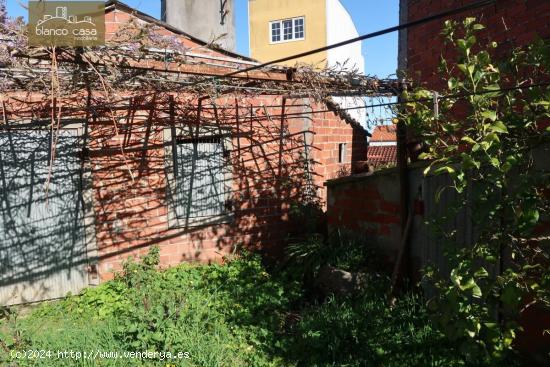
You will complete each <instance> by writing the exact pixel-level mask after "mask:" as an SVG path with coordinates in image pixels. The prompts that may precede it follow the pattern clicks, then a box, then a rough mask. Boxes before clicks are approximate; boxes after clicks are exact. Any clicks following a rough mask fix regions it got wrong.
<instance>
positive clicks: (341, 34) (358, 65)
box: [248, 0, 366, 123]
mask: <svg viewBox="0 0 550 367" xmlns="http://www.w3.org/2000/svg"><path fill="white" fill-rule="evenodd" d="M248 19H249V26H250V30H249V32H250V45H249V46H250V56H251V57H252V58H253V59H256V60H258V61H261V62H267V61H272V60H276V59H280V58H283V57H286V56H291V55H296V54H299V53H302V52H306V51H309V50H313V49H316V48H320V47H324V46H327V45H333V44H336V43H339V42H342V41H345V40H348V39H350V38H355V37H357V36H358V35H359V34H358V32H357V29H356V27H355V24H354V22H353V19H352V17H351V14H350V13H349V12H348V11H347V10H346V8H345V7H344V6H343V4H342V3H341V2H340V0H248ZM304 63H305V64H312V65H313V66H314V67H316V68H319V69H322V68H324V67H326V66H329V67H336V68H338V67H343V66H342V65H344V67H345V68H347V69H355V70H357V71H359V72H360V73H361V74H363V73H364V69H365V60H364V58H363V53H362V48H361V42H355V43H352V44H349V45H346V46H343V47H338V48H334V49H331V50H328V51H325V52H320V53H316V54H313V55H310V56H306V57H302V58H299V59H294V60H290V61H287V62H286V63H284V65H285V66H295V65H296V64H304ZM333 100H334V101H335V102H337V103H338V104H339V105H340V106H341V107H344V108H347V107H350V108H353V107H357V106H358V105H360V103H361V101H358V100H357V99H355V98H347V97H334V98H333ZM349 113H350V115H352V117H354V118H355V119H356V120H357V121H359V122H361V123H362V122H364V121H365V120H366V112H365V110H364V109H352V110H350V111H349Z"/></svg>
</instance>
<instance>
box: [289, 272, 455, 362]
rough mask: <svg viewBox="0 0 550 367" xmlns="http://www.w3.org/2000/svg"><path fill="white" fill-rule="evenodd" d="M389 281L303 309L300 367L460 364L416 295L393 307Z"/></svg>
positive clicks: (296, 352) (294, 348)
mask: <svg viewBox="0 0 550 367" xmlns="http://www.w3.org/2000/svg"><path fill="white" fill-rule="evenodd" d="M387 287H388V282H387V281H380V280H379V281H378V282H377V283H372V284H371V285H370V287H369V290H368V291H367V292H365V293H364V294H363V295H361V296H360V297H358V298H346V299H342V300H339V299H335V298H330V299H329V300H328V301H327V302H325V303H324V304H322V305H312V306H311V307H310V308H309V309H306V310H304V311H303V318H302V319H301V320H300V321H299V323H298V324H297V325H296V326H295V329H296V331H295V336H294V343H292V344H291V353H290V355H291V356H293V357H294V359H295V361H296V362H297V363H298V365H300V366H327V365H330V366H460V365H463V364H462V362H461V361H460V359H459V358H457V356H456V355H454V354H453V348H452V346H450V345H449V344H447V343H446V341H445V340H444V338H443V337H442V335H441V334H439V333H438V332H437V331H435V330H434V329H432V327H431V326H430V322H429V318H428V314H427V312H426V310H425V308H424V307H423V306H422V305H423V301H422V299H420V298H419V297H418V296H415V295H414V294H408V295H405V296H403V297H402V298H400V299H399V301H398V302H397V304H396V305H395V307H394V308H393V309H390V308H389V307H388V306H387V301H386V299H385V297H384V296H382V295H383V294H384V293H385V292H386V291H387Z"/></svg>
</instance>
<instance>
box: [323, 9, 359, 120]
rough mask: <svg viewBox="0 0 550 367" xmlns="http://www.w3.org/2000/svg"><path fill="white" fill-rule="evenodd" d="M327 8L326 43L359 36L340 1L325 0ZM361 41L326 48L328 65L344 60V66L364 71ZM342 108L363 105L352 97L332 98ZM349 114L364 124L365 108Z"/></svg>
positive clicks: (341, 62) (329, 43)
mask: <svg viewBox="0 0 550 367" xmlns="http://www.w3.org/2000/svg"><path fill="white" fill-rule="evenodd" d="M326 9H327V44H328V45H332V44H334V43H338V42H342V41H345V40H347V39H350V38H355V37H357V36H359V33H358V32H357V29H356V28H355V24H354V23H353V19H352V18H351V15H350V14H349V13H348V11H347V10H346V8H344V6H343V5H342V4H341V3H340V0H326ZM361 46H362V43H361V42H355V43H352V44H349V45H346V46H342V47H338V48H334V49H332V50H328V52H327V53H328V56H327V62H328V64H329V66H333V65H336V64H337V63H340V64H343V63H344V62H345V61H346V60H348V61H347V63H346V67H347V68H353V69H358V70H359V72H360V73H361V74H364V72H365V59H364V58H363V54H362V52H361V51H362V50H361ZM334 101H335V102H337V103H339V104H340V105H341V106H342V107H343V108H346V107H353V106H359V105H363V101H362V100H357V99H353V98H334ZM348 112H349V114H350V115H351V116H352V117H353V118H354V119H356V120H357V121H359V122H360V123H361V124H362V125H365V124H366V111H365V109H358V110H349V111H348Z"/></svg>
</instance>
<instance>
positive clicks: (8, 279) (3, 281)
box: [0, 129, 88, 305]
mask: <svg viewBox="0 0 550 367" xmlns="http://www.w3.org/2000/svg"><path fill="white" fill-rule="evenodd" d="M56 135H57V137H55V138H54V139H52V137H51V134H50V131H49V130H14V129H11V131H10V130H6V129H4V130H0V203H1V205H0V211H1V213H0V305H8V304H18V303H25V302H35V301H42V300H47V299H54V298H59V297H63V296H65V295H66V294H67V293H68V292H71V293H73V294H74V293H78V292H79V291H80V290H82V289H83V288H84V287H86V286H87V285H88V273H87V265H88V264H87V262H88V260H87V243H86V228H85V217H84V212H85V211H84V200H83V196H82V187H83V186H82V183H83V170H82V163H81V158H80V154H79V153H80V151H81V150H82V146H81V143H80V142H79V141H80V138H79V133H78V129H62V130H60V131H59V133H58V134H56ZM52 140H56V143H55V147H56V148H55V152H54V156H55V158H54V159H53V157H52V149H51V145H52ZM52 159H53V164H50V163H51V161H52Z"/></svg>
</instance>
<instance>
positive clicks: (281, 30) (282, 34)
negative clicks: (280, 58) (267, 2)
mask: <svg viewBox="0 0 550 367" xmlns="http://www.w3.org/2000/svg"><path fill="white" fill-rule="evenodd" d="M300 19H301V20H302V27H303V30H302V33H303V35H302V37H296V21H297V20H300ZM286 21H291V22H292V30H291V38H289V39H286V40H285V39H284V37H285V30H284V25H283V23H284V22H286ZM273 24H279V41H273V28H272V27H273ZM268 34H269V43H270V44H272V45H274V44H278V43H286V42H294V41H303V40H305V39H306V17H305V16H300V17H294V18H286V19H279V20H273V21H270V22H269V24H268Z"/></svg>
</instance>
